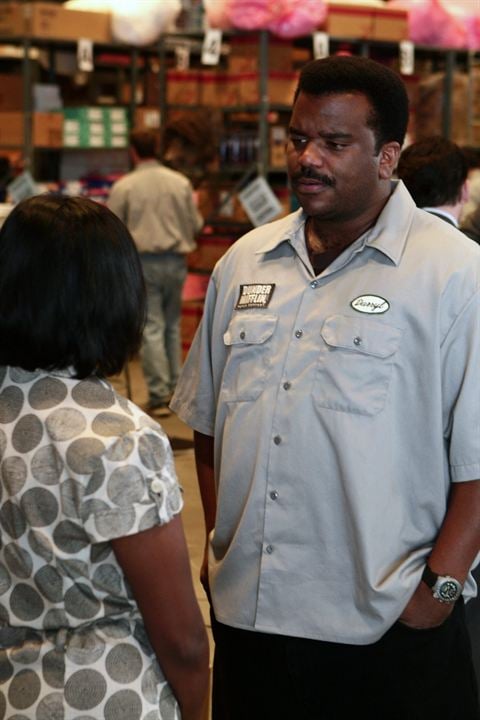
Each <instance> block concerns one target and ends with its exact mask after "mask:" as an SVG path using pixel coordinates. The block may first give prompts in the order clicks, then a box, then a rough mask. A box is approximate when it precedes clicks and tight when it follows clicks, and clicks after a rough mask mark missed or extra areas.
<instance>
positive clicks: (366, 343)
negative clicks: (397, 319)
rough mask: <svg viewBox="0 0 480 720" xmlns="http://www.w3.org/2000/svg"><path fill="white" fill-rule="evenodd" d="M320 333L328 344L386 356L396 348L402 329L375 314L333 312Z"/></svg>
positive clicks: (367, 353) (380, 356)
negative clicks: (374, 315) (376, 316)
mask: <svg viewBox="0 0 480 720" xmlns="http://www.w3.org/2000/svg"><path fill="white" fill-rule="evenodd" d="M321 334H322V337H323V339H324V340H325V342H326V343H327V345H330V346H331V347H338V348H344V349H346V350H353V351H354V352H360V353H363V354H364V355H374V356H375V357H379V358H386V357H389V356H390V355H393V354H394V353H395V352H396V350H397V349H398V346H399V344H400V338H401V337H402V334H403V330H401V329H400V328H397V327H394V326H393V325H387V324H386V323H385V322H383V321H381V322H380V321H379V320H378V319H377V318H361V317H359V318H356V317H355V318H354V317H346V316H344V315H332V316H331V317H329V318H327V319H326V320H325V322H324V324H323V327H322V330H321Z"/></svg>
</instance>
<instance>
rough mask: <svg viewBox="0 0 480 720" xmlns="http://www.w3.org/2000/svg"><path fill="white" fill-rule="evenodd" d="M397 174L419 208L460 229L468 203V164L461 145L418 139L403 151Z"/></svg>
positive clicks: (438, 140)
mask: <svg viewBox="0 0 480 720" xmlns="http://www.w3.org/2000/svg"><path fill="white" fill-rule="evenodd" d="M397 175H398V177H399V178H400V180H403V182H404V183H405V185H406V186H407V189H408V191H409V193H410V195H411V196H412V197H413V199H414V201H415V204H416V205H417V207H420V208H423V209H424V210H427V211H428V212H429V213H432V214H433V215H438V216H439V217H441V218H442V220H446V221H447V222H449V223H450V224H451V225H455V227H458V226H459V218H460V214H461V211H462V207H463V205H464V204H465V203H466V201H467V200H468V182H467V177H468V165H467V162H466V159H465V157H464V155H463V153H462V151H461V149H460V148H459V147H458V145H456V144H455V143H454V142H452V141H451V140H447V139H446V138H444V137H439V136H438V137H437V136H434V137H428V138H424V139H423V140H418V141H417V142H414V143H412V144H411V145H409V146H408V147H406V148H405V149H404V150H403V151H402V153H401V155H400V159H399V161H398V167H397Z"/></svg>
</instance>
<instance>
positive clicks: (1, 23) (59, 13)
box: [0, 2, 112, 43]
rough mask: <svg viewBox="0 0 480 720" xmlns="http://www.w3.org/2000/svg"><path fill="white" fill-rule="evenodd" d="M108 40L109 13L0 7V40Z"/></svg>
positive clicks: (48, 6)
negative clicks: (4, 38) (19, 38)
mask: <svg viewBox="0 0 480 720" xmlns="http://www.w3.org/2000/svg"><path fill="white" fill-rule="evenodd" d="M22 36H26V37H33V38H49V39H57V40H78V39H79V38H88V39H90V40H93V42H98V43H109V42H111V41H112V32H111V19H110V13H102V12H91V11H87V10H70V9H68V8H64V7H62V6H61V5H59V4H58V3H51V2H26V3H22V2H4V3H1V4H0V37H22Z"/></svg>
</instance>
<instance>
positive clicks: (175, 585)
mask: <svg viewBox="0 0 480 720" xmlns="http://www.w3.org/2000/svg"><path fill="white" fill-rule="evenodd" d="M112 547H113V550H114V552H115V555H116V557H117V560H118V562H119V564H120V566H121V568H122V570H123V572H124V575H125V577H126V579H127V581H128V583H129V585H130V587H131V589H132V592H133V594H134V597H135V599H136V601H137V603H138V607H139V609H140V612H141V613H142V616H143V619H144V622H145V627H146V630H147V633H148V637H149V639H150V642H151V644H152V647H153V649H154V651H155V654H156V656H157V658H158V661H159V663H160V666H161V668H162V670H163V672H164V673H165V677H166V678H167V680H168V682H169V683H170V685H171V687H172V690H173V692H174V694H175V697H176V698H177V700H178V703H179V705H180V708H181V711H182V720H200V718H202V717H203V712H204V707H205V702H206V698H207V692H208V662H209V650H208V638H207V634H206V630H205V625H204V622H203V619H202V615H201V612H200V609H199V607H198V603H197V600H196V597H195V592H194V588H193V583H192V577H191V571H190V561H189V557H188V550H187V545H186V541H185V536H184V532H183V526H182V521H181V517H180V515H177V516H176V517H175V518H173V520H171V521H170V522H168V523H166V524H165V525H161V526H158V527H155V528H152V529H150V530H146V531H144V532H141V533H137V534H136V535H131V536H127V537H123V538H120V539H117V540H113V541H112Z"/></svg>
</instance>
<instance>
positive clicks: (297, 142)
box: [290, 135, 308, 148]
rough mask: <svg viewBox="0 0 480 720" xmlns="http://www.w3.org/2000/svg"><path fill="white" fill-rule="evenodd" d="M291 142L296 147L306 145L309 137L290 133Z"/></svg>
mask: <svg viewBox="0 0 480 720" xmlns="http://www.w3.org/2000/svg"><path fill="white" fill-rule="evenodd" d="M290 142H291V143H292V145H293V146H294V147H296V148H298V147H305V145H306V144H307V142H308V138H306V137H302V136H299V135H290Z"/></svg>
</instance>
